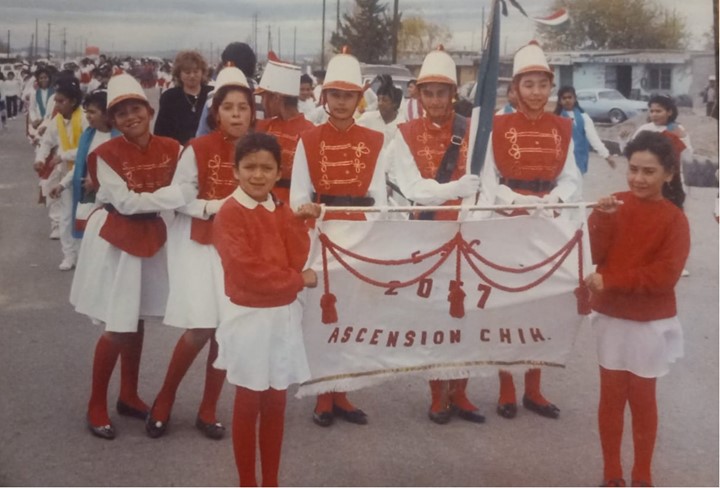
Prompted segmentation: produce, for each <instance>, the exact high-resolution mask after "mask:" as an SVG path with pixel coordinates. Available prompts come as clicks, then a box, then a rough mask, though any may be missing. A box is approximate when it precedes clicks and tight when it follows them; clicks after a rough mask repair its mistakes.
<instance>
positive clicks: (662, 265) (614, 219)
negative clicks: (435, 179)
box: [588, 192, 690, 322]
mask: <svg viewBox="0 0 720 488" xmlns="http://www.w3.org/2000/svg"><path fill="white" fill-rule="evenodd" d="M615 196H616V197H617V198H618V199H619V200H622V201H623V202H624V203H623V205H620V207H618V210H617V212H615V213H605V212H600V211H599V210H595V211H593V213H592V214H590V218H589V219H588V225H589V228H590V244H591V248H592V256H593V262H594V263H595V264H597V265H598V267H597V272H598V273H600V274H601V275H602V277H603V286H604V290H603V291H602V292H600V293H598V294H593V297H592V307H593V309H594V310H597V311H598V312H601V313H603V314H605V315H609V316H611V317H618V318H622V319H628V320H635V321H640V322H646V321H649V320H657V319H665V318H669V317H674V316H675V315H677V307H676V304H675V284H676V283H677V281H678V279H680V273H681V272H682V269H683V266H685V261H686V260H687V257H688V254H689V252H690V228H689V226H688V221H687V218H686V217H685V214H684V213H683V212H682V211H681V210H680V209H678V208H677V207H676V206H675V205H673V204H672V203H670V202H669V201H668V200H666V199H662V200H657V201H649V200H642V199H639V198H637V197H635V196H634V195H633V194H632V193H631V192H624V193H617V194H616V195H615Z"/></svg>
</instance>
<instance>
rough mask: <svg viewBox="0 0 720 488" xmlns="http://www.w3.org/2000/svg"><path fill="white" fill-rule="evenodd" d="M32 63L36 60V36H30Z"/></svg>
mask: <svg viewBox="0 0 720 488" xmlns="http://www.w3.org/2000/svg"><path fill="white" fill-rule="evenodd" d="M29 50H30V61H33V60H34V59H35V34H30V49H29Z"/></svg>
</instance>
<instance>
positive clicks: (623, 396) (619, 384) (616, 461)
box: [598, 366, 629, 480]
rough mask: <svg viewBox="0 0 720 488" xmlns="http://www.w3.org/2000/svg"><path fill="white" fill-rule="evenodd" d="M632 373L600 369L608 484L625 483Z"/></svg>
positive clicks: (600, 419)
mask: <svg viewBox="0 0 720 488" xmlns="http://www.w3.org/2000/svg"><path fill="white" fill-rule="evenodd" d="M628 374H629V373H628V372H627V371H613V370H609V369H605V368H603V367H602V366H601V367H600V405H599V407H598V426H599V431H600V444H601V446H602V452H603V465H604V467H603V477H604V479H605V480H612V479H622V477H623V474H622V463H621V461H620V446H621V444H622V433H623V422H624V418H625V404H626V403H627V400H628Z"/></svg>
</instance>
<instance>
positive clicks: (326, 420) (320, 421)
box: [313, 412, 335, 427]
mask: <svg viewBox="0 0 720 488" xmlns="http://www.w3.org/2000/svg"><path fill="white" fill-rule="evenodd" d="M334 421H335V417H333V414H332V413H330V412H320V413H318V412H313V422H315V423H316V424H317V425H319V426H320V427H330V426H331V425H332V424H333V422H334Z"/></svg>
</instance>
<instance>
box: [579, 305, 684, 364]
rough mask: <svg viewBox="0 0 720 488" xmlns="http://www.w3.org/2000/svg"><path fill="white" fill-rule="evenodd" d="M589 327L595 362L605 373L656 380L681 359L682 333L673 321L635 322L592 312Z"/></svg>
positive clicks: (678, 324)
mask: <svg viewBox="0 0 720 488" xmlns="http://www.w3.org/2000/svg"><path fill="white" fill-rule="evenodd" d="M592 323H593V326H594V329H595V333H596V336H597V351H598V362H599V363H600V366H602V367H603V368H605V369H611V370H620V371H630V372H631V373H634V374H636V375H638V376H641V377H643V378H659V377H660V376H664V375H666V374H667V373H668V372H669V371H670V364H672V363H674V362H675V361H676V360H678V359H679V358H681V357H683V354H684V343H683V332H682V326H681V325H680V321H679V320H678V318H677V317H671V318H668V319H660V320H651V321H648V322H637V321H634V320H627V319H619V318H615V317H610V316H607V315H604V314H601V313H597V312H594V313H593V316H592Z"/></svg>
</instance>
